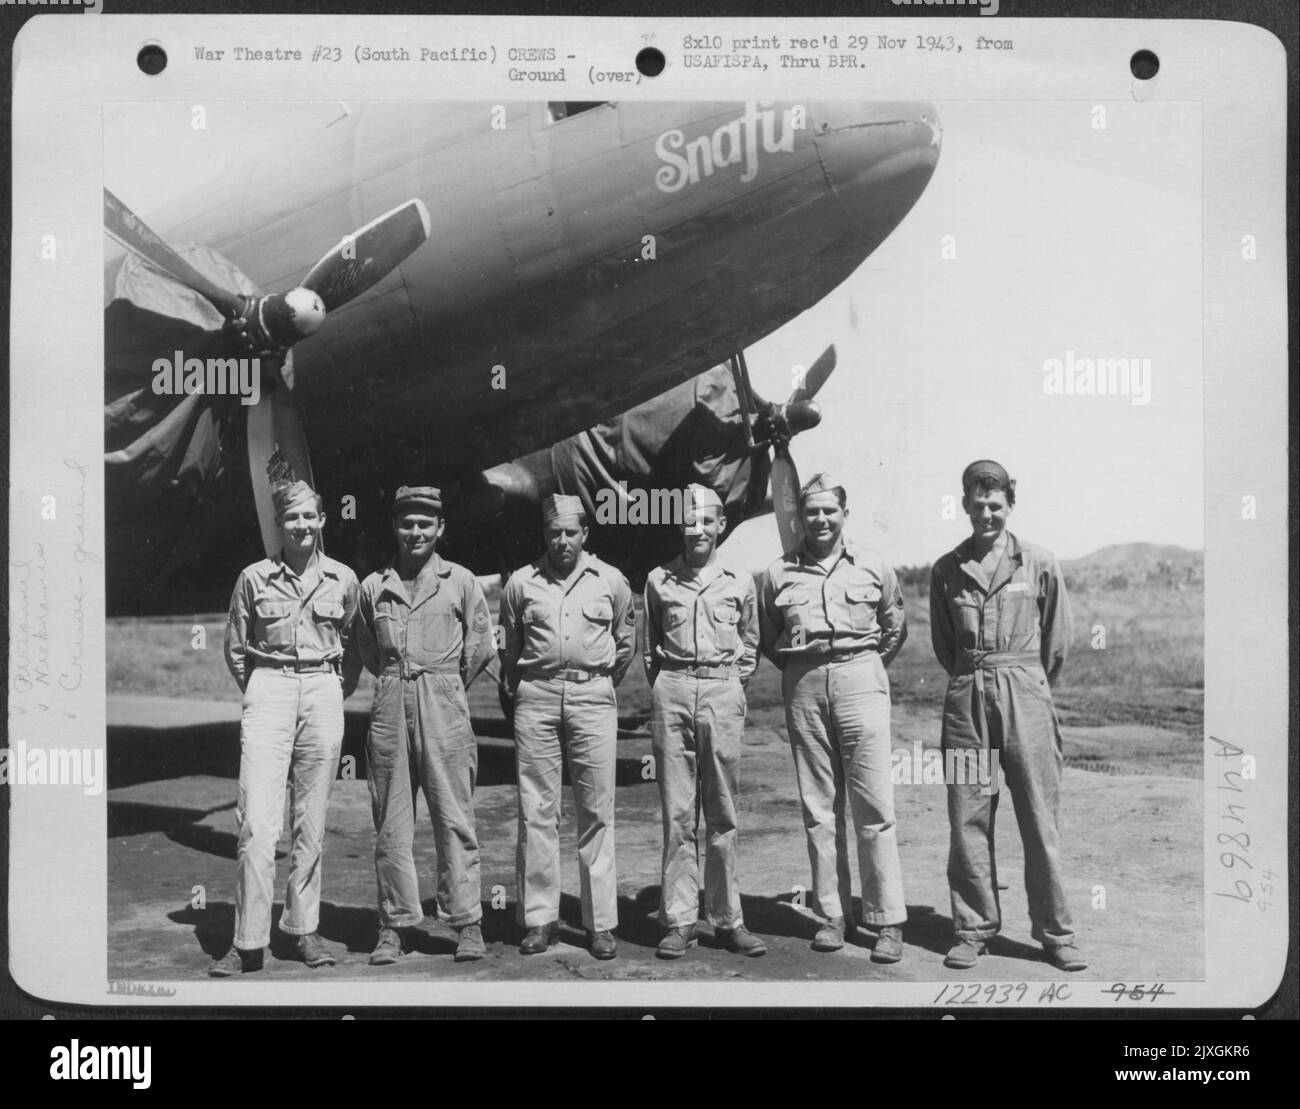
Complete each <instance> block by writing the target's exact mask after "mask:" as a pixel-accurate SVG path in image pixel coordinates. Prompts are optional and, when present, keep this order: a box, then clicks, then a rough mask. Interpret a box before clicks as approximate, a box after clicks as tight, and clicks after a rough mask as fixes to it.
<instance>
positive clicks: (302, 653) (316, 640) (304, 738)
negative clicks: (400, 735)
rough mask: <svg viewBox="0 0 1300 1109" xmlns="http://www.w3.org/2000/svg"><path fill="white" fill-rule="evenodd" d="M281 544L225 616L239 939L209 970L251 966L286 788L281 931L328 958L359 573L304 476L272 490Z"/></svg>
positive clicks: (310, 955)
mask: <svg viewBox="0 0 1300 1109" xmlns="http://www.w3.org/2000/svg"><path fill="white" fill-rule="evenodd" d="M273 500H274V504H275V512H276V520H277V522H278V523H279V526H280V541H281V551H280V554H279V555H278V556H277V557H275V558H266V559H263V560H262V561H260V562H255V563H253V564H252V565H251V566H249V567H247V568H245V570H244V571H243V573H241V574H240V575H239V580H238V581H237V582H236V583H235V592H234V594H233V596H232V597H231V599H230V618H229V621H228V622H227V624H226V643H225V654H226V664H227V665H228V666H229V667H230V672H231V674H233V675H234V678H235V681H236V682H238V683H239V688H240V689H242V690H243V691H244V708H243V716H242V719H241V721H240V729H239V752H240V754H239V802H238V805H237V807H236V810H235V819H236V821H237V822H238V824H239V848H238V859H239V861H238V865H237V870H236V880H235V937H234V945H233V946H232V947H231V948H230V950H229V951H227V952H226V954H225V955H224V956H222V957H221V958H220V959H218V960H217V961H216V962H215V963H213V964H212V966H211V968H210V969H209V971H208V973H209V974H210V975H212V977H214V978H226V977H229V976H231V975H235V974H241V973H243V972H244V971H251V970H257V969H259V967H260V966H261V963H262V951H263V948H265V947H266V945H267V944H268V943H269V942H270V939H271V902H272V899H273V887H274V885H275V845H276V843H277V842H278V840H279V839H280V832H281V829H282V827H283V824H284V791H285V787H286V784H287V785H288V786H289V788H290V790H291V806H292V813H293V847H292V850H291V853H290V856H289V884H288V888H287V889H286V891H285V897H284V914H283V915H282V916H281V917H280V931H281V932H284V933H286V934H288V935H290V936H294V937H296V939H295V954H296V955H297V957H298V958H299V959H301V960H302V961H303V962H304V963H306V964H307V965H308V966H309V967H320V966H333V965H334V956H333V955H332V954H331V953H330V951H329V949H328V948H327V947H326V946H325V944H324V942H322V940H321V938H320V937H319V936H318V935H317V934H316V928H317V926H318V924H319V920H320V886H321V849H322V841H323V837H324V832H325V814H326V811H327V809H328V808H329V798H330V790H331V788H332V786H333V784H334V776H335V773H336V772H337V769H338V762H339V752H340V750H341V748H342V746H343V699H344V698H345V697H347V696H348V695H350V694H351V693H352V691H353V689H355V688H356V684H357V678H358V677H359V675H360V669H359V667H358V666H357V665H355V664H354V663H353V662H352V661H351V659H350V654H351V653H350V652H349V651H348V650H347V648H348V637H349V633H350V630H351V624H352V620H353V617H354V616H355V614H356V610H357V578H356V575H355V574H354V573H353V572H352V571H351V570H349V569H348V568H347V567H346V566H344V565H343V564H342V563H341V562H335V561H334V559H332V558H327V557H326V556H325V555H324V554H323V553H321V551H320V550H319V549H318V545H317V544H318V538H319V536H320V530H321V527H322V526H323V525H324V523H325V514H324V512H322V511H321V499H320V497H319V496H317V494H316V493H315V491H314V490H313V489H312V488H311V486H309V485H308V484H307V483H306V482H304V481H295V482H293V483H292V484H290V485H286V486H283V487H281V488H279V489H277V490H276V491H275V493H274V494H273Z"/></svg>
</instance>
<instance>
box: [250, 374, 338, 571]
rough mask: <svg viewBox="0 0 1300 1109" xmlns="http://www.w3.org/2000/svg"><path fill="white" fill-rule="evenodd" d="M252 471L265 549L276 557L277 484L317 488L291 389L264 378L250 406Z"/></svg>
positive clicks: (255, 499)
mask: <svg viewBox="0 0 1300 1109" xmlns="http://www.w3.org/2000/svg"><path fill="white" fill-rule="evenodd" d="M267 372H268V373H274V372H275V371H274V370H272V369H268V371H267ZM248 475H249V478H250V479H251V480H252V483H253V502H254V503H255V504H256V506H257V524H258V527H259V529H260V530H261V533H262V549H263V550H264V551H265V552H266V557H267V558H272V557H274V556H275V555H277V554H279V553H280V527H279V525H278V524H277V523H276V522H275V502H274V501H273V500H272V498H271V494H272V493H273V492H274V491H275V488H276V487H277V486H279V485H283V484H285V483H286V482H289V481H294V480H297V479H301V480H303V481H305V482H306V483H307V484H308V485H310V486H311V487H312V488H313V489H314V488H316V482H315V480H314V479H313V477H312V472H311V458H310V457H309V455H308V453H307V433H306V431H305V430H304V428H303V426H302V417H301V416H300V415H299V414H298V409H297V406H296V405H295V404H294V403H293V397H292V395H291V394H290V392H289V390H288V389H287V388H285V387H284V386H283V385H282V384H280V383H278V382H277V383H276V384H275V387H274V388H270V389H268V388H267V387H266V383H265V382H263V387H262V391H261V394H260V395H259V396H258V399H257V403H256V404H255V405H253V406H252V407H251V408H249V410H248ZM321 550H324V542H323V540H322V541H321Z"/></svg>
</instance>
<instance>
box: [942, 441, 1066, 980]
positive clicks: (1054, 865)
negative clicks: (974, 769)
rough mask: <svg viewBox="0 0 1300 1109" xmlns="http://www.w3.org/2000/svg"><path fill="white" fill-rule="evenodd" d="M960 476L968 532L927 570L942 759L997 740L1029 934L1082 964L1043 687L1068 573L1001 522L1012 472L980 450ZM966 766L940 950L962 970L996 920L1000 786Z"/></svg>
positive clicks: (1052, 953) (1053, 958)
mask: <svg viewBox="0 0 1300 1109" xmlns="http://www.w3.org/2000/svg"><path fill="white" fill-rule="evenodd" d="M961 486H962V508H963V509H964V510H965V512H966V514H967V516H969V517H970V523H971V534H970V538H968V539H966V540H964V541H963V542H962V543H961V544H960V545H959V546H958V547H957V548H956V549H955V550H952V551H949V552H948V553H947V554H946V555H944V556H943V557H942V558H941V559H939V561H938V562H936V563H935V564H934V569H933V570H932V571H931V575H930V634H931V638H932V639H933V642H934V653H935V654H936V655H937V656H938V658H939V663H940V664H941V665H942V666H943V668H944V669H945V670H946V671H948V674H949V678H948V693H947V697H946V699H945V701H944V709H943V731H942V745H943V749H944V752H945V762H946V761H947V753H948V752H949V751H966V750H970V751H976V752H978V751H987V750H994V751H997V752H998V758H999V761H1000V763H1001V767H1002V770H1003V771H1004V772H1005V774H1006V778H1007V787H1008V788H1009V789H1010V790H1011V802H1012V804H1013V805H1014V806H1015V810H1016V821H1017V823H1018V824H1019V825H1020V838H1021V840H1022V842H1023V843H1024V847H1025V892H1026V894H1027V895H1028V898H1029V916H1030V920H1031V922H1032V926H1033V936H1034V939H1036V940H1037V941H1038V942H1039V943H1041V944H1042V945H1043V949H1044V951H1045V953H1046V956H1047V959H1048V961H1049V962H1051V963H1052V964H1053V965H1054V966H1056V967H1059V968H1060V969H1061V970H1083V969H1084V968H1085V967H1086V966H1087V963H1086V962H1085V961H1084V960H1083V958H1082V956H1081V955H1080V953H1079V950H1078V948H1077V947H1075V944H1074V931H1073V929H1072V928H1071V927H1070V911H1069V908H1068V907H1067V906H1066V903H1065V890H1064V888H1063V885H1062V876H1061V861H1060V848H1059V839H1060V837H1059V833H1058V831H1057V809H1058V804H1059V799H1060V785H1061V767H1062V757H1061V729H1060V725H1059V724H1058V722H1057V719H1056V709H1055V707H1054V705H1053V704H1052V691H1051V687H1052V686H1053V685H1054V684H1055V683H1056V679H1057V677H1058V676H1059V675H1060V673H1061V666H1062V665H1063V664H1064V662H1065V655H1066V650H1067V648H1068V646H1069V642H1070V605H1069V601H1068V600H1067V598H1066V594H1065V579H1064V578H1063V577H1062V575H1061V568H1060V566H1059V565H1057V562H1056V558H1055V557H1054V556H1053V555H1052V553H1051V552H1050V551H1046V550H1044V549H1043V548H1042V547H1031V546H1030V545H1029V544H1028V543H1023V542H1021V541H1020V540H1019V539H1017V538H1016V537H1015V536H1014V535H1012V534H1011V532H1009V531H1007V530H1006V524H1007V517H1008V516H1009V515H1010V514H1011V510H1012V509H1013V508H1014V506H1015V503H1016V483H1015V482H1014V481H1012V480H1011V478H1010V477H1008V476H1007V472H1006V470H1004V469H1003V468H1002V467H1001V466H1000V465H998V463H996V462H992V461H989V460H987V459H984V460H981V461H978V462H972V463H971V464H970V465H969V466H967V467H966V469H965V471H964V472H963V473H962V476H961ZM994 773H995V774H996V770H995V771H994ZM953 777H956V775H953ZM965 777H967V778H968V783H969V784H962V783H960V782H955V781H949V782H948V821H949V825H950V828H951V836H950V840H949V851H948V885H949V887H950V888H951V890H952V918H953V927H954V929H955V931H956V935H957V943H956V944H955V945H954V946H953V948H952V949H951V950H950V951H949V952H948V955H947V957H946V958H945V959H944V965H945V966H950V967H956V968H958V969H963V970H964V969H969V968H970V967H973V966H974V965H975V961H976V959H977V958H978V957H979V955H980V954H981V953H982V952H983V951H984V949H985V947H986V945H987V944H988V941H989V940H990V939H991V938H992V937H993V936H994V935H996V934H997V932H998V929H999V928H1000V927H1001V922H1002V914H1001V908H1000V906H999V904H998V876H997V865H996V863H995V862H994V858H993V823H994V818H995V816H996V814H997V809H998V795H997V793H996V792H995V793H993V794H991V795H987V796H986V795H985V794H984V793H983V792H982V790H981V787H980V784H979V783H978V782H977V781H969V776H965ZM994 781H995V782H996V778H995V779H994Z"/></svg>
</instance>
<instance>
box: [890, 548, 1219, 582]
mask: <svg viewBox="0 0 1300 1109" xmlns="http://www.w3.org/2000/svg"><path fill="white" fill-rule="evenodd" d="M895 569H896V571H897V573H898V577H899V580H900V581H901V582H902V584H903V585H904V587H908V588H911V589H914V590H915V591H916V592H917V593H919V594H922V595H924V594H926V593H928V592H929V590H930V566H929V564H926V565H924V566H898V567H896V568H895ZM1061 569H1062V570H1063V571H1065V582H1066V585H1067V586H1068V587H1069V588H1070V589H1071V590H1073V591H1077V592H1098V591H1104V590H1111V589H1128V588H1129V587H1131V586H1138V587H1144V586H1150V587H1153V588H1163V589H1187V588H1189V587H1191V588H1199V587H1200V586H1201V585H1202V584H1203V583H1204V581H1205V552H1204V551H1189V550H1188V549H1187V548H1186V547H1176V546H1173V545H1172V544H1165V545H1161V544H1159V543H1115V544H1112V545H1111V546H1109V547H1102V548H1101V549H1100V550H1097V551H1093V552H1092V554H1089V555H1085V556H1084V557H1083V558H1070V559H1062V560H1061Z"/></svg>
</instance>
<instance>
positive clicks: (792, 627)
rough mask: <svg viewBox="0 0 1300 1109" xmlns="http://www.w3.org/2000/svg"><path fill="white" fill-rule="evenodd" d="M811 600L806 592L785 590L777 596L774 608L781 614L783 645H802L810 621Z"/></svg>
mask: <svg viewBox="0 0 1300 1109" xmlns="http://www.w3.org/2000/svg"><path fill="white" fill-rule="evenodd" d="M811 600H812V598H811V597H810V596H809V594H808V593H807V591H806V590H803V589H787V590H786V591H785V592H784V593H779V594H777V597H776V602H775V603H776V607H777V608H778V609H779V610H780V612H781V627H782V632H781V635H782V639H783V640H784V645H786V646H789V645H791V644H793V645H794V646H796V647H798V646H800V645H802V644H803V643H804V642H805V641H806V639H805V637H806V636H807V634H808V629H809V624H810V622H811V620H812V605H811V603H810V602H811Z"/></svg>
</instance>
